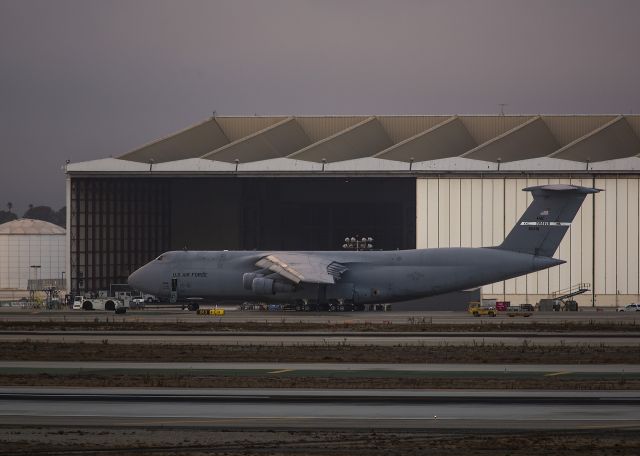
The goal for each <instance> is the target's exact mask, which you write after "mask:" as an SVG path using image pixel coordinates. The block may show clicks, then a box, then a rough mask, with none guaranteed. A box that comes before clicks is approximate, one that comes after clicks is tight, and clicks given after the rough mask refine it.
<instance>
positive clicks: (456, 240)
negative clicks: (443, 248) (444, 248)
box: [449, 179, 462, 247]
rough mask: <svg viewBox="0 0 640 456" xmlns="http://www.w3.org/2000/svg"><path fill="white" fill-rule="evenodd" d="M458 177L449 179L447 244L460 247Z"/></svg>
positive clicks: (460, 227)
mask: <svg viewBox="0 0 640 456" xmlns="http://www.w3.org/2000/svg"><path fill="white" fill-rule="evenodd" d="M460 203H461V201H460V179H449V207H450V210H449V246H450V247H460V246H461V241H460V235H461V233H460V231H461V229H462V226H461V225H460V215H461V204H460Z"/></svg>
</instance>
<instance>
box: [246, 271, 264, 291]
mask: <svg viewBox="0 0 640 456" xmlns="http://www.w3.org/2000/svg"><path fill="white" fill-rule="evenodd" d="M258 277H264V274H260V273H258V272H245V273H244V274H242V287H243V288H244V289H245V290H253V281H254V280H255V279H257V278H258Z"/></svg>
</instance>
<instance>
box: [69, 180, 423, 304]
mask: <svg viewBox="0 0 640 456" xmlns="http://www.w3.org/2000/svg"><path fill="white" fill-rule="evenodd" d="M415 182H416V181H415V179H413V178H370V177H367V178H364V177H357V178H354V177H308V178H283V177H240V176H230V177H227V176H225V177H197V178H196V177H192V178H168V177H153V178H141V177H136V178H74V179H73V180H72V183H71V280H72V287H73V289H74V290H77V291H80V292H84V291H94V292H95V291H98V290H108V289H109V286H110V285H112V284H118V283H125V282H126V279H127V277H128V275H129V274H130V273H131V272H133V271H134V270H136V269H137V268H139V267H140V266H142V265H143V264H145V263H147V262H148V261H150V260H152V259H153V258H155V257H156V256H158V255H159V254H160V253H162V252H164V251H167V250H179V249H183V248H187V249H190V250H224V249H227V250H254V249H255V250H340V249H341V248H342V244H343V242H344V238H345V237H346V236H356V235H359V236H371V237H373V238H374V239H375V242H374V244H375V248H376V249H384V250H393V249H410V248H415V238H416V233H415V229H416V227H415V218H416V183H415Z"/></svg>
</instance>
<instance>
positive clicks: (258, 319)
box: [0, 307, 640, 325]
mask: <svg viewBox="0 0 640 456" xmlns="http://www.w3.org/2000/svg"><path fill="white" fill-rule="evenodd" d="M96 320H98V321H112V322H116V321H127V320H132V321H138V322H149V323H204V322H226V323H247V322H255V323H318V324H367V323H372V324H384V323H387V324H407V323H415V324H421V323H422V324H478V323H479V322H480V321H483V322H488V323H496V322H501V321H502V322H509V323H521V324H529V323H589V322H616V323H620V324H630V325H635V324H640V313H638V312H615V311H614V309H607V310H604V311H596V310H594V309H592V308H584V309H582V310H581V311H579V312H533V313H532V314H531V316H529V317H527V318H523V317H513V318H511V317H509V316H507V315H505V314H504V313H499V314H498V316H496V317H495V318H491V317H481V318H477V317H474V316H473V315H470V314H469V313H467V312H463V311H391V312H280V311H279V312H256V311H238V310H233V309H228V310H227V311H226V313H225V315H224V316H213V315H198V314H196V313H195V312H189V311H181V310H176V309H170V308H167V309H163V308H157V309H153V310H133V311H129V312H127V313H126V314H124V315H115V314H114V313H113V312H105V311H81V310H75V311H73V310H41V309H28V308H25V309H18V308H13V307H6V308H0V321H40V322H95V321H96Z"/></svg>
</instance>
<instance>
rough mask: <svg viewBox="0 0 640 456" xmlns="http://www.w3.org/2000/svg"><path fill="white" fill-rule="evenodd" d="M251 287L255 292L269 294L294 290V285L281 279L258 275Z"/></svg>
mask: <svg viewBox="0 0 640 456" xmlns="http://www.w3.org/2000/svg"><path fill="white" fill-rule="evenodd" d="M245 275H247V274H245ZM243 281H244V276H243ZM251 289H252V290H253V292H254V293H255V294H259V295H268V294H276V293H286V292H290V291H293V290H294V287H293V285H290V284H288V283H284V282H281V281H279V280H273V279H268V278H266V277H256V278H254V279H253V281H252V282H251Z"/></svg>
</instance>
